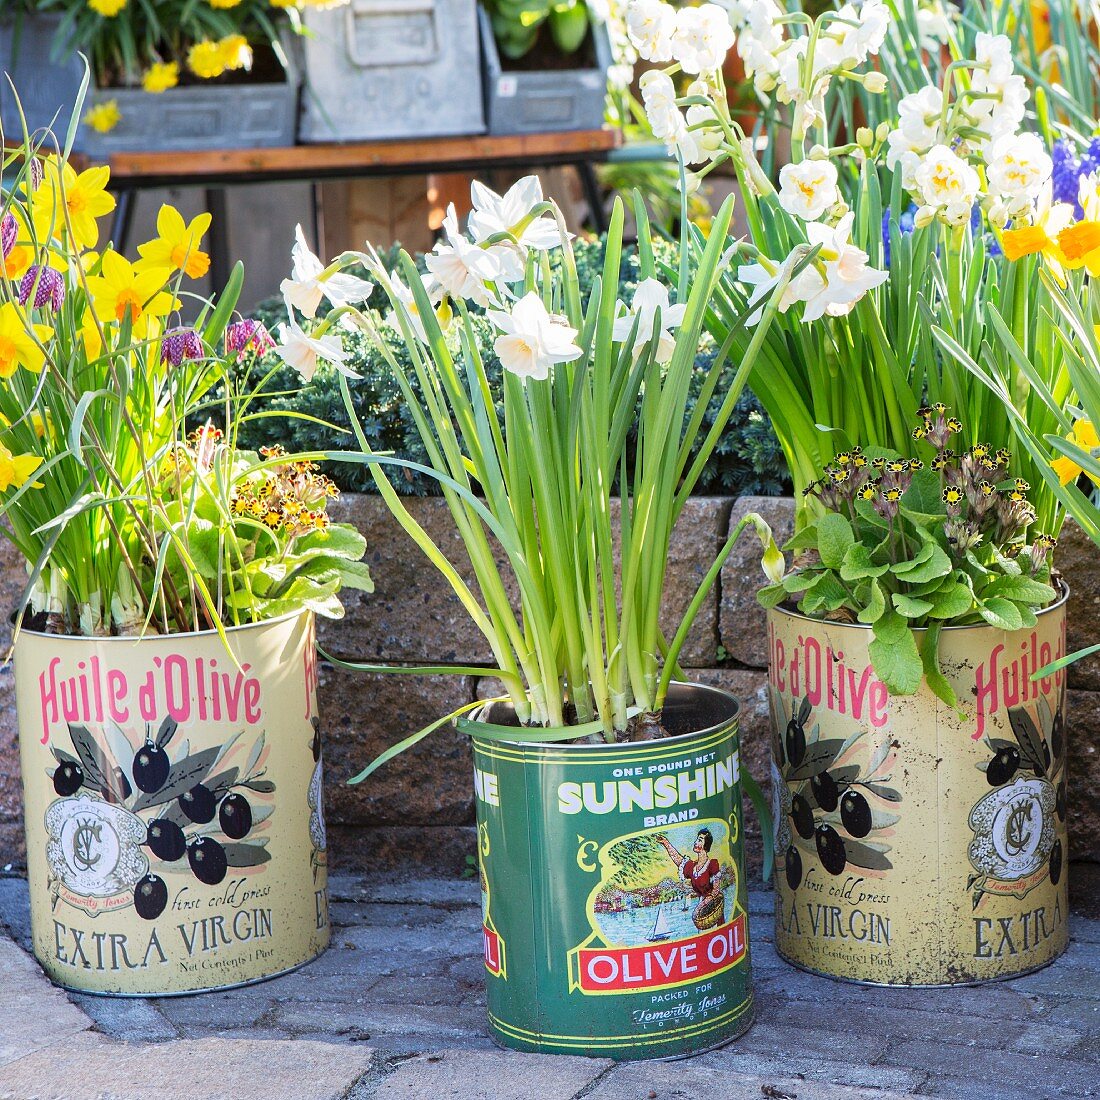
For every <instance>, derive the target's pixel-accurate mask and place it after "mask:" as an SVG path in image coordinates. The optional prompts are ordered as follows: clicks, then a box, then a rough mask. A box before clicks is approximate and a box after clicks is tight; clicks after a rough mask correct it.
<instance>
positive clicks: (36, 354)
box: [0, 302, 53, 378]
mask: <svg viewBox="0 0 1100 1100" xmlns="http://www.w3.org/2000/svg"><path fill="white" fill-rule="evenodd" d="M52 336H53V329H52V328H50V326H49V325H35V324H32V323H31V322H30V321H29V320H28V318H27V315H26V314H25V313H24V312H23V311H22V310H21V309H20V308H19V307H18V306H17V305H16V304H15V303H14V302H5V303H4V304H3V305H0V378H10V377H11V376H12V375H13V374H15V372H16V371H17V370H18V369H19V368H20V367H25V368H26V369H27V370H29V371H30V372H31V373H32V374H38V372H39V371H41V370H42V367H43V366H44V365H45V363H46V353H45V352H44V351H43V350H42V349H41V348H40V347H39V346H38V345H39V344H44V343H45V342H46V341H47V340H49V339H50V337H52ZM36 338H37V339H36Z"/></svg>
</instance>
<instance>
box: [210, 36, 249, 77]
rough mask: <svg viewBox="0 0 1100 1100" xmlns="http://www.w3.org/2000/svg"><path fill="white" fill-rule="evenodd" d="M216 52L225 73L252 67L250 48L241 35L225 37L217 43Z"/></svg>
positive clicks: (246, 40)
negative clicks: (218, 54) (219, 56)
mask: <svg viewBox="0 0 1100 1100" xmlns="http://www.w3.org/2000/svg"><path fill="white" fill-rule="evenodd" d="M218 51H219V53H220V54H221V59H222V65H223V66H224V67H225V69H226V70H227V71H232V70H234V69H247V68H249V67H250V66H251V65H252V47H251V46H249V44H248V39H247V38H245V36H244V35H243V34H229V35H226V36H225V38H223V39H222V40H221V41H220V42H219V43H218Z"/></svg>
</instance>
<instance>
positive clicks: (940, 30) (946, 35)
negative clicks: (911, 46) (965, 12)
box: [917, 0, 953, 53]
mask: <svg viewBox="0 0 1100 1100" xmlns="http://www.w3.org/2000/svg"><path fill="white" fill-rule="evenodd" d="M952 10H953V9H952ZM951 24H952V18H951V15H950V14H949V13H948V9H947V7H946V6H945V5H944V4H943V2H942V0H934V2H933V3H932V4H930V5H929V6H928V7H922V8H918V9H917V32H918V34H919V35H920V48H921V49H922V50H927V51H928V52H929V53H932V52H935V51H937V50H939V48H940V47H941V46H945V45H947V43H948V42H950V41H951Z"/></svg>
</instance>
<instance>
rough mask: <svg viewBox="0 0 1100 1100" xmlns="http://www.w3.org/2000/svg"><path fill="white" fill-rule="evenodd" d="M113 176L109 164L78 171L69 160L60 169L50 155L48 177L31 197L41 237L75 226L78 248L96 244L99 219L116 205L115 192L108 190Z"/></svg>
mask: <svg viewBox="0 0 1100 1100" xmlns="http://www.w3.org/2000/svg"><path fill="white" fill-rule="evenodd" d="M110 178H111V170H110V168H108V167H107V166H106V165H102V166H100V167H97V168H87V169H85V170H84V171H83V172H81V173H79V175H78V174H77V172H76V170H75V169H74V168H73V167H72V165H71V164H69V163H68V161H62V162H61V165H60V169H59V167H58V162H57V160H56V158H54V157H50V158H48V159H47V160H46V175H45V181H44V182H43V184H42V186H41V187H39V188H38V190H37V191H35V192H34V194H33V195H32V197H31V204H32V217H33V219H34V225H35V231H36V233H37V235H38V238H39V239H40V240H44V239H45V238H47V237H50V236H51V235H52V236H54V237H60V236H61V235H62V234H63V233H67V232H68V231H69V230H70V229H71V231H72V243H73V244H74V245H76V247H77V248H79V249H85V248H94V247H95V245H96V243H97V242H98V241H99V225H98V224H97V222H96V219H97V218H101V217H103V215H104V214H109V213H110V212H111V211H112V210H114V208H115V200H114V196H112V195H111V194H109V193H108V191H107V184H108V182H109V181H110ZM62 200H63V202H64V208H62V205H61V203H62Z"/></svg>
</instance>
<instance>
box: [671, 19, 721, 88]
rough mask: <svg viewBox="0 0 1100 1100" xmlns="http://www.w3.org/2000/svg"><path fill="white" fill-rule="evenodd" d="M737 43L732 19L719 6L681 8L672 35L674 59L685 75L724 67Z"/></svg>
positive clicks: (710, 71)
mask: <svg viewBox="0 0 1100 1100" xmlns="http://www.w3.org/2000/svg"><path fill="white" fill-rule="evenodd" d="M733 40H734V34H733V27H732V26H730V19H729V15H728V14H727V13H726V11H725V9H723V8H720V7H719V6H718V5H717V4H703V5H702V6H701V7H698V8H681V9H680V10H679V11H678V12H677V13H676V29H675V30H674V31H673V34H672V57H673V60H675V61H678V62H679V64H680V67H681V68H682V69H683V70H684V72H685V73H690V74H692V75H696V74H698V73H712V72H715V71H716V70H718V69H720V68H721V67H722V62H723V61H725V59H726V54H727V53H729V51H730V48H731V47H732V46H733Z"/></svg>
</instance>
